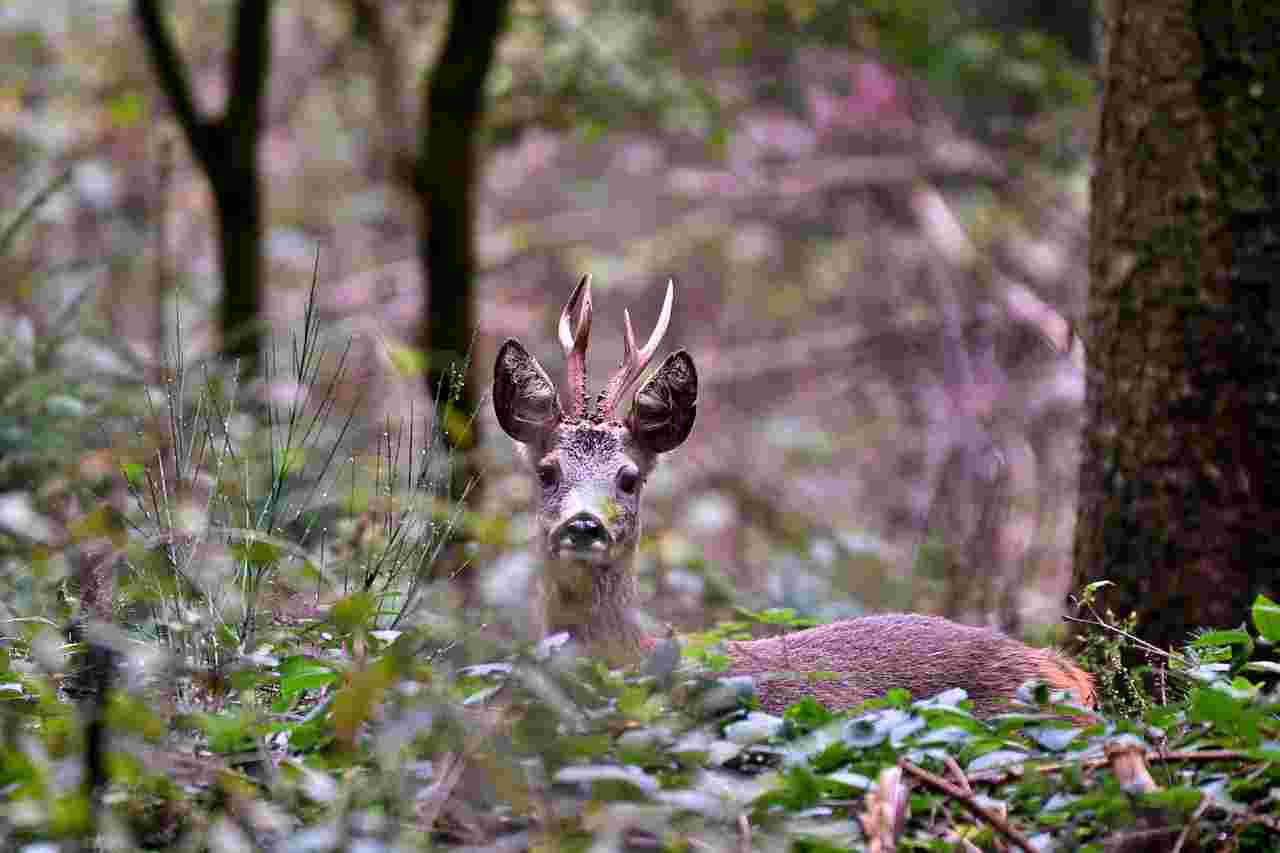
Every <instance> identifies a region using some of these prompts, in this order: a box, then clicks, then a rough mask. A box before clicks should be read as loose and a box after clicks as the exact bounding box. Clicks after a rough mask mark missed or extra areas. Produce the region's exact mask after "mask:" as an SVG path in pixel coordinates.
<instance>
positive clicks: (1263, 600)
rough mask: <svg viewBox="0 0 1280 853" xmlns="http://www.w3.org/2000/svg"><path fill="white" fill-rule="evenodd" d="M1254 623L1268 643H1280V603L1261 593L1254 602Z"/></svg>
mask: <svg viewBox="0 0 1280 853" xmlns="http://www.w3.org/2000/svg"><path fill="white" fill-rule="evenodd" d="M1253 624H1254V625H1255V626H1257V628H1258V633H1259V634H1261V635H1262V637H1263V639H1265V640H1266V641H1267V642H1268V643H1280V604H1277V603H1276V602H1274V601H1272V600H1271V599H1269V598H1267V597H1266V596H1265V595H1261V594H1259V595H1258V597H1257V598H1256V599H1254V602H1253Z"/></svg>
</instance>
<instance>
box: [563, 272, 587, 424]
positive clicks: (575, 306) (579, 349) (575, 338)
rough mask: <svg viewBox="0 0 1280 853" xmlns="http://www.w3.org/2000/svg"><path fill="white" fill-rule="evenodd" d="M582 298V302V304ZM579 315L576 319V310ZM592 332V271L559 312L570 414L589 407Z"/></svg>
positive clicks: (579, 414) (578, 413) (577, 413)
mask: <svg viewBox="0 0 1280 853" xmlns="http://www.w3.org/2000/svg"><path fill="white" fill-rule="evenodd" d="M579 302H581V304H579ZM575 311H576V312H577V314H578V316H577V319H576V321H575V319H574V316H573V315H574V312H575ZM590 335H591V273H587V274H586V275H584V276H583V277H582V278H581V279H580V280H579V281H578V286H577V287H575V288H574V289H573V293H571V294H569V301H568V302H566V303H565V304H564V310H562V311H561V312H560V347H561V349H563V350H564V358H565V371H566V373H567V374H568V379H569V387H568V389H567V391H568V394H569V405H568V407H567V408H568V410H569V416H570V417H571V418H580V417H582V416H583V415H584V414H586V411H587V338H588V337H589V336H590Z"/></svg>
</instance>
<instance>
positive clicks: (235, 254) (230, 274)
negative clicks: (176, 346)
mask: <svg viewBox="0 0 1280 853" xmlns="http://www.w3.org/2000/svg"><path fill="white" fill-rule="evenodd" d="M213 195H214V200H215V201H216V203H217V218H218V252H219V258H220V259H221V268H222V302H221V304H220V305H219V309H218V325H219V327H220V328H221V330H222V352H223V355H224V356H225V357H227V358H229V359H235V360H237V361H239V362H240V364H241V368H242V372H245V373H247V372H251V371H252V370H253V369H254V368H255V367H256V365H257V359H258V355H259V353H260V352H262V339H263V328H262V290H263V278H264V276H263V260H262V229H263V223H262V193H261V190H260V188H259V186H258V174H257V169H256V168H255V169H252V170H247V171H246V172H245V173H244V174H242V175H240V176H238V177H231V178H229V179H226V180H223V181H219V182H217V183H215V184H214V193H213Z"/></svg>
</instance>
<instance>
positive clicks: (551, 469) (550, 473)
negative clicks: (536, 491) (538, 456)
mask: <svg viewBox="0 0 1280 853" xmlns="http://www.w3.org/2000/svg"><path fill="white" fill-rule="evenodd" d="M538 482H539V483H541V484H542V488H544V489H554V488H555V487H556V484H557V483H559V482H560V466H559V465H556V464H555V463H554V462H548V463H546V464H544V465H539V466H538Z"/></svg>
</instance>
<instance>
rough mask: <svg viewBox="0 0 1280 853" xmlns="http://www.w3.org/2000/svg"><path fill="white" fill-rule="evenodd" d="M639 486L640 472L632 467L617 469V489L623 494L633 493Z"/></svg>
mask: <svg viewBox="0 0 1280 853" xmlns="http://www.w3.org/2000/svg"><path fill="white" fill-rule="evenodd" d="M638 488H640V474H639V472H637V471H636V470H635V469H634V468H623V469H621V470H620V471H618V491H620V492H622V493H623V494H624V495H634V494H635V493H636V489H638Z"/></svg>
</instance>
